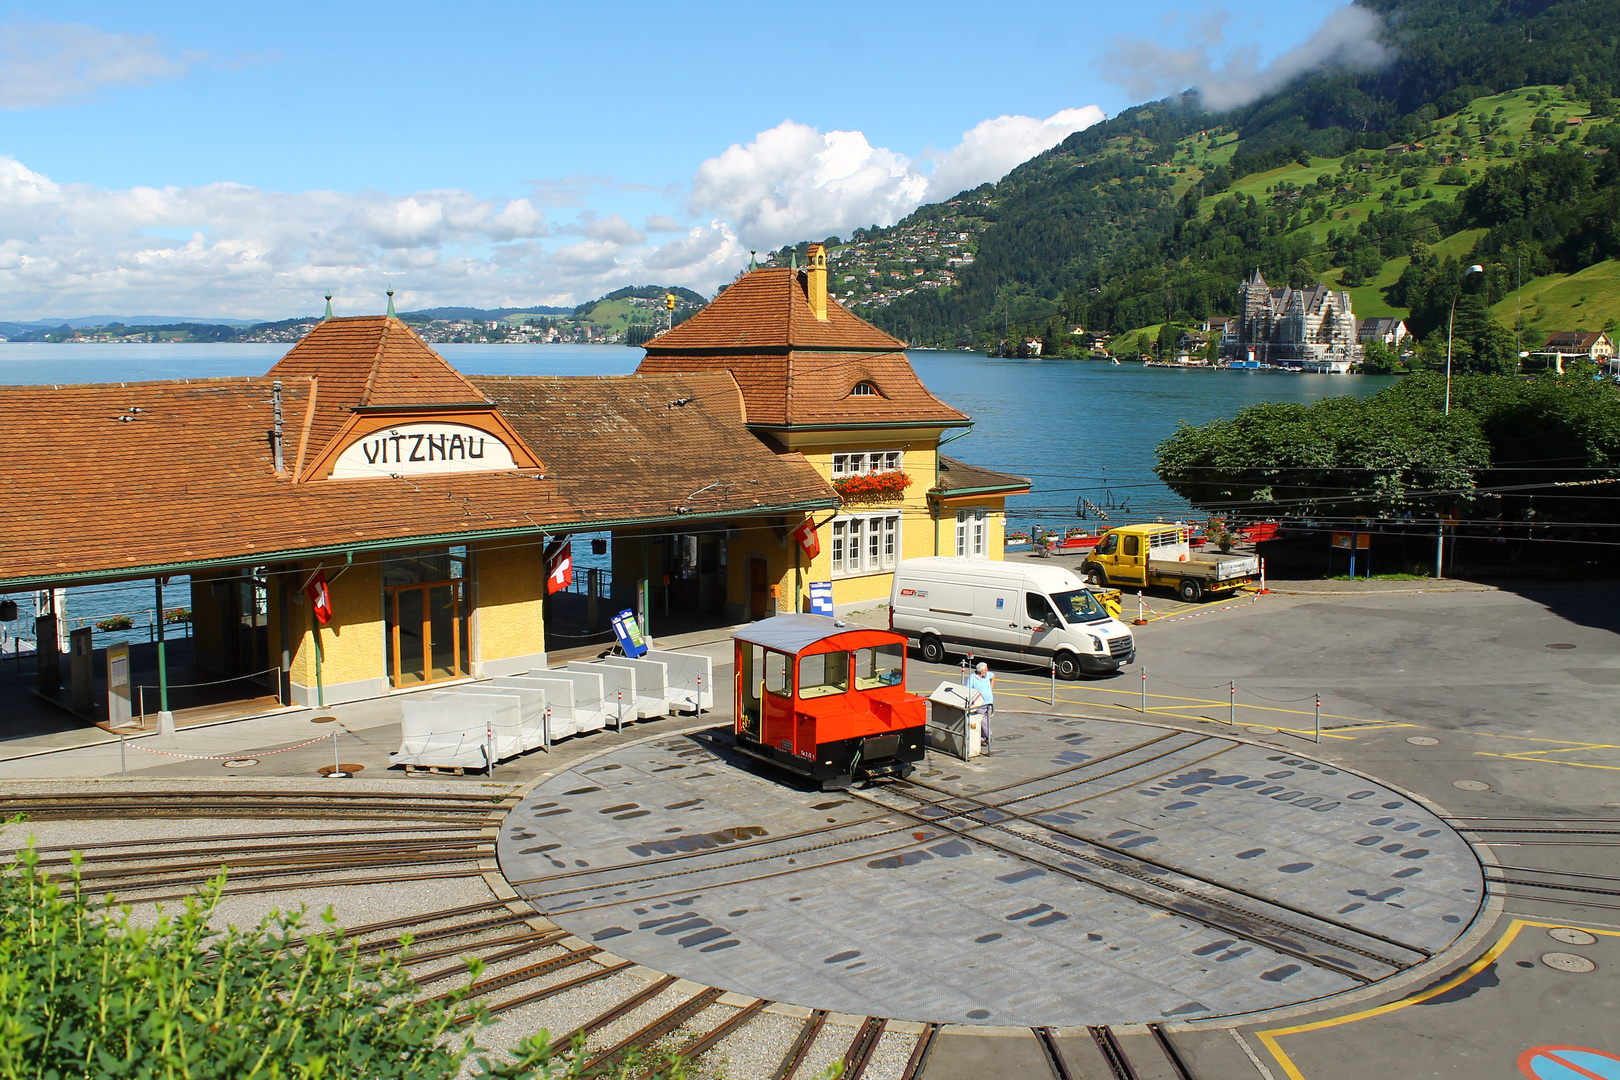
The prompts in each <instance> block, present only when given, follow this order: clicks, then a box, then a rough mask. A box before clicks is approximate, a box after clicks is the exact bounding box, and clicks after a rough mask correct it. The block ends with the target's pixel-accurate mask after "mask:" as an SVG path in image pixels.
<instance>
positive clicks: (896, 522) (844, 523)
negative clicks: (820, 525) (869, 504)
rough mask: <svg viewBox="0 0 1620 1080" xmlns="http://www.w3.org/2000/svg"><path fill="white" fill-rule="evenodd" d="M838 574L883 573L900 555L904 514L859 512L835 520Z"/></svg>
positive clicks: (834, 563)
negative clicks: (901, 521)
mask: <svg viewBox="0 0 1620 1080" xmlns="http://www.w3.org/2000/svg"><path fill="white" fill-rule="evenodd" d="M832 536H833V540H832V572H833V576H834V577H853V576H855V575H857V574H882V573H886V572H888V571H891V570H893V569H894V566H895V563H896V562H898V561H899V558H900V515H899V514H895V513H889V514H856V515H852V516H849V517H840V518H838V519H837V520H836V521H834V522H833V532H832Z"/></svg>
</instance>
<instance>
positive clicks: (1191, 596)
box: [1178, 578, 1204, 604]
mask: <svg viewBox="0 0 1620 1080" xmlns="http://www.w3.org/2000/svg"><path fill="white" fill-rule="evenodd" d="M1178 591H1179V592H1180V593H1181V598H1182V599H1183V600H1185V601H1187V603H1189V604H1196V603H1198V598H1199V597H1201V596H1203V595H1204V587H1203V586H1202V585H1200V584H1199V583H1198V582H1196V581H1194V580H1193V579H1192V578H1182V579H1181V588H1180V589H1179V590H1178Z"/></svg>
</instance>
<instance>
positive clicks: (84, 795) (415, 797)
mask: <svg viewBox="0 0 1620 1080" xmlns="http://www.w3.org/2000/svg"><path fill="white" fill-rule="evenodd" d="M200 798H209V799H213V798H221V799H232V800H235V799H318V800H349V801H356V800H363V799H371V800H374V801H379V802H380V801H389V802H424V801H428V802H465V803H481V804H484V805H485V806H497V805H499V804H500V803H501V802H502V801H504V800H506V799H510V798H512V792H509V791H508V792H503V793H502V794H500V795H491V794H487V793H486V794H483V795H474V794H466V793H463V792H459V791H401V792H394V791H387V792H384V791H331V790H329V789H326V788H315V789H312V790H309V791H285V790H281V789H265V790H258V789H243V788H214V789H205V790H201V791H198V790H180V789H175V788H156V789H152V790H148V791H85V792H74V791H64V792H56V791H44V792H39V793H37V794H26V795H24V794H15V795H5V794H0V806H8V805H10V804H13V803H17V802H20V801H23V800H26V799H52V800H57V801H61V802H82V803H98V802H100V803H107V802H116V801H118V800H126V801H128V800H133V799H181V800H188V799H200Z"/></svg>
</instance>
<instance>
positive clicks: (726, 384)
mask: <svg viewBox="0 0 1620 1080" xmlns="http://www.w3.org/2000/svg"><path fill="white" fill-rule="evenodd" d="M473 382H474V383H475V384H476V385H477V386H478V388H479V389H480V390H482V391H483V392H484V393H486V394H487V395H489V397H490V398H491V399H492V400H494V401H495V402H496V404H497V405H499V406H500V409H501V414H502V415H503V416H505V417H506V418H507V420H508V421H510V422H511V424H512V426H513V428H514V429H515V430H516V431H517V433H518V434H519V435H521V436H522V437H523V440H524V442H525V443H527V444H528V445H529V446H531V447H533V448H534V450H535V452H536V453H538V454H539V455H540V457H541V459H542V460H544V461H545V462H546V463H547V469H548V471H549V473H550V474H551V475H553V476H555V477H556V479H557V484H558V491H559V493H560V495H561V496H562V497H563V498H565V499H567V500H568V501H570V502H571V503H573V504H574V505H576V506H578V507H580V510H581V515H582V517H583V516H586V515H598V516H602V517H607V518H624V517H630V516H635V515H649V516H669V515H671V514H704V513H718V512H741V511H746V510H748V509H750V508H752V507H755V506H757V505H770V506H784V505H789V504H796V503H802V502H819V503H820V504H821V505H826V506H833V505H836V502H837V495H836V494H835V493H834V492H833V490H832V488H831V487H830V486H829V485H828V483H827V481H826V480H825V479H823V478H822V476H821V474H820V473H819V472H817V471H816V470H815V468H813V467H812V466H811V465H810V464H809V463H808V462H806V461H805V460H804V458H803V457H801V456H800V455H798V454H778V453H776V452H774V451H773V450H771V449H770V448H768V447H767V446H766V445H765V444H764V443H763V442H761V441H760V440H759V439H758V438H756V437H755V436H753V435H752V434H750V433H749V432H748V431H747V429H746V428H745V427H744V426H743V423H744V415H743V399H742V393H741V391H740V390H739V389H738V387H737V383H736V382H735V381H734V380H733V379H732V378H731V376H730V375H729V374H727V373H726V372H723V371H709V372H694V373H692V374H688V375H672V376H671V375H665V376H642V375H631V376H617V377H606V378H594V379H592V378H568V377H560V376H481V377H475V378H474V379H473Z"/></svg>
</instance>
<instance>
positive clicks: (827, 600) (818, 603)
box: [810, 581, 833, 615]
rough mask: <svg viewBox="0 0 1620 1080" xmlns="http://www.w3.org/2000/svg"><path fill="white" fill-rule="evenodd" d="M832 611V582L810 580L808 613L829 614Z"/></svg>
mask: <svg viewBox="0 0 1620 1080" xmlns="http://www.w3.org/2000/svg"><path fill="white" fill-rule="evenodd" d="M832 613H833V599H832V582H830V581H812V582H811V583H810V614H812V615H831V614H832Z"/></svg>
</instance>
